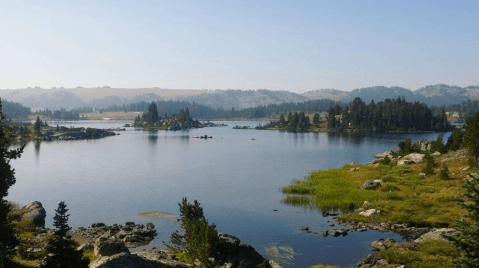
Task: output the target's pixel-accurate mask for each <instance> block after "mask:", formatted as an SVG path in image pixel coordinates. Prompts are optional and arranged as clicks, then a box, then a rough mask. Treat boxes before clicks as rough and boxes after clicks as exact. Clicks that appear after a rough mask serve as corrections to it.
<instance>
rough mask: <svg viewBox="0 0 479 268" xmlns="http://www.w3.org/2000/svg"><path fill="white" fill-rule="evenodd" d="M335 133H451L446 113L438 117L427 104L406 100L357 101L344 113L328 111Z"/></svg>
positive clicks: (357, 99) (356, 99)
mask: <svg viewBox="0 0 479 268" xmlns="http://www.w3.org/2000/svg"><path fill="white" fill-rule="evenodd" d="M327 120H328V127H329V129H331V130H359V131H361V130H363V131H373V132H394V131H398V132H405V131H449V130H451V128H452V127H451V125H450V124H449V123H448V122H447V118H446V114H445V112H444V111H441V113H440V114H439V115H438V116H435V115H434V114H433V113H432V111H431V110H430V109H429V108H428V107H427V106H426V105H425V104H423V103H419V102H414V103H411V102H406V101H405V100H404V98H397V99H393V100H391V99H386V100H385V101H381V102H378V103H374V101H371V103H369V104H366V103H365V102H364V101H362V100H361V99H360V98H355V99H354V100H353V101H352V102H350V103H349V104H348V105H347V106H345V107H344V108H341V109H335V108H332V107H331V108H330V109H329V110H328V117H327Z"/></svg>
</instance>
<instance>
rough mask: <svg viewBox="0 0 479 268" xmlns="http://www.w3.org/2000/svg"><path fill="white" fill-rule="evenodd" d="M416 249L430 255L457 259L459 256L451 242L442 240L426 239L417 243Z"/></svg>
mask: <svg viewBox="0 0 479 268" xmlns="http://www.w3.org/2000/svg"><path fill="white" fill-rule="evenodd" d="M417 248H418V249H419V250H420V251H421V252H423V253H427V254H430V255H441V256H446V257H448V256H450V257H457V256H458V255H459V253H458V252H457V250H456V248H455V247H454V245H453V244H452V243H451V242H449V241H444V240H432V239H427V240H424V241H422V242H421V243H419V245H417Z"/></svg>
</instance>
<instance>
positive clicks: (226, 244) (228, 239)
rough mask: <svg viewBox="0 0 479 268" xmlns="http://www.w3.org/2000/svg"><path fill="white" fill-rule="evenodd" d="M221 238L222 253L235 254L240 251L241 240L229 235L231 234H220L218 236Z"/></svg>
mask: <svg viewBox="0 0 479 268" xmlns="http://www.w3.org/2000/svg"><path fill="white" fill-rule="evenodd" d="M218 237H219V240H220V241H219V248H220V250H221V251H222V252H224V253H233V252H235V251H236V250H238V247H239V245H240V242H241V241H240V239H239V238H237V237H235V236H232V235H229V234H222V233H220V234H219V235H218Z"/></svg>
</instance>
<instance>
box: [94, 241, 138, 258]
mask: <svg viewBox="0 0 479 268" xmlns="http://www.w3.org/2000/svg"><path fill="white" fill-rule="evenodd" d="M93 246H94V251H93V252H94V253H95V255H97V256H113V255H115V254H118V253H122V252H126V253H130V251H129V250H128V248H127V247H126V246H125V244H124V243H123V241H120V240H118V239H108V238H105V237H100V238H98V239H97V240H96V241H95V243H94V245H93Z"/></svg>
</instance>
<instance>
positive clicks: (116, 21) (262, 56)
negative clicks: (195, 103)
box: [0, 0, 479, 93]
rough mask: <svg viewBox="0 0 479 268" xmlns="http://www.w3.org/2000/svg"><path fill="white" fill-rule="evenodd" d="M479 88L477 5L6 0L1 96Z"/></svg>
mask: <svg viewBox="0 0 479 268" xmlns="http://www.w3.org/2000/svg"><path fill="white" fill-rule="evenodd" d="M435 84H448V85H455V86H461V87H465V86H469V85H479V1H477V0H472V1H460V0H458V1H452V0H448V1H442V0H435V1H430V0H428V1H421V0H415V1H408V0H401V1H397V0H394V1H389V0H377V1H376V0H375V1H373V0H364V1H360V0H355V1H354V0H351V1H346V0H329V1H321V0H316V1H307V0H295V1H260V0H254V1H228V0H221V1H214V0H209V1H200V0H198V1H181V0H175V1H171V0H169V1H161V0H155V1H121V0H115V1H89V0H84V1H66V0H62V1H13V0H12V1H7V0H0V89H16V88H26V87H35V86H38V87H42V88H52V87H67V88H73V87H78V86H81V87H97V86H110V87H121V88H140V87H143V88H145V87H160V88H170V89H242V90H249V89H253V90H255V89H270V90H287V91H291V92H296V93H302V92H306V91H310V90H316V89H323V88H333V89H339V90H346V91H350V90H353V89H356V88H363V87H370V86H401V87H405V88H408V89H411V90H416V89H419V88H421V87H424V86H426V85H435Z"/></svg>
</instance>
